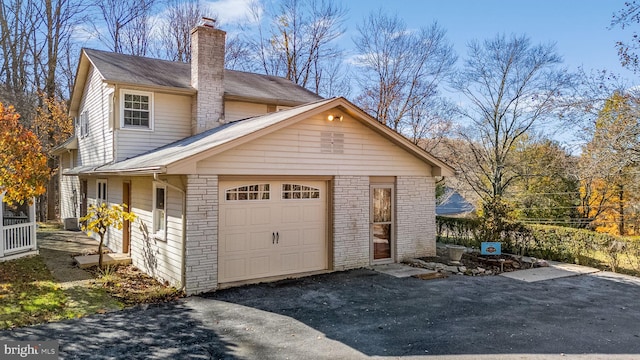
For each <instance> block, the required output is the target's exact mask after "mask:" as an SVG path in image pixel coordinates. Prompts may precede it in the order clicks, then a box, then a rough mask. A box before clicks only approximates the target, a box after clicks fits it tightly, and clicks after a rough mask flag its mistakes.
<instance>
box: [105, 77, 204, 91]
mask: <svg viewBox="0 0 640 360" xmlns="http://www.w3.org/2000/svg"><path fill="white" fill-rule="evenodd" d="M103 82H104V83H107V84H110V85H117V86H120V87H130V88H140V89H147V90H153V91H158V90H160V91H161V92H168V93H173V94H176V93H179V94H185V95H194V94H196V93H197V92H198V91H197V90H196V89H194V88H184V87H175V86H164V85H152V84H139V83H132V82H127V81H117V80H110V79H105V80H103Z"/></svg>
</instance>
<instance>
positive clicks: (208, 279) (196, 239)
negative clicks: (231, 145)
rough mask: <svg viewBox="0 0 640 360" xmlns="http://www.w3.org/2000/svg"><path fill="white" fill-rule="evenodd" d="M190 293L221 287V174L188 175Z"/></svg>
mask: <svg viewBox="0 0 640 360" xmlns="http://www.w3.org/2000/svg"><path fill="white" fill-rule="evenodd" d="M186 192H187V214H186V220H187V239H186V243H187V248H186V286H185V289H186V292H187V295H191V294H196V293H201V292H205V291H210V290H214V289H216V288H217V287H218V176H216V175H188V176H187V191H186Z"/></svg>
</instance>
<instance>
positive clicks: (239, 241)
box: [220, 232, 249, 254]
mask: <svg viewBox="0 0 640 360" xmlns="http://www.w3.org/2000/svg"><path fill="white" fill-rule="evenodd" d="M247 235H248V234H247V233H244V232H242V233H231V234H228V235H227V236H226V241H224V242H223V243H222V245H221V249H220V250H221V251H223V252H225V253H229V254H232V253H234V252H245V251H247V250H249V246H248V245H247Z"/></svg>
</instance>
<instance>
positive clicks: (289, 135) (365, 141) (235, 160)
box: [198, 115, 431, 176]
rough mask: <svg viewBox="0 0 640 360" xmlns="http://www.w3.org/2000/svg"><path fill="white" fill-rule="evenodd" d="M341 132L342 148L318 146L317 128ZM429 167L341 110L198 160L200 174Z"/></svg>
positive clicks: (416, 171)
mask: <svg viewBox="0 0 640 360" xmlns="http://www.w3.org/2000/svg"><path fill="white" fill-rule="evenodd" d="M323 132H333V133H341V134H344V150H343V153H342V154H338V153H326V152H322V147H321V134H322V133H323ZM430 172H431V169H430V167H429V166H428V165H427V164H425V163H424V162H422V161H421V160H419V159H417V158H416V157H414V156H412V155H411V154H409V153H407V152H406V151H405V150H403V149H401V148H399V147H398V146H396V145H395V144H393V143H392V142H390V141H389V140H387V139H386V138H384V137H382V136H381V135H379V134H378V133H376V132H374V131H373V130H371V129H369V128H368V127H366V126H364V125H363V124H362V123H360V122H359V121H356V120H354V119H352V118H350V117H347V116H345V118H344V120H343V121H342V122H328V121H327V120H326V119H325V117H324V116H323V115H320V116H317V117H314V118H310V119H306V120H304V121H301V122H299V123H297V124H295V125H292V126H290V127H287V128H285V129H282V130H279V131H277V132H274V133H272V134H269V135H266V136H263V137H261V138H259V139H257V140H255V141H252V142H250V143H247V144H243V145H240V146H238V147H236V148H234V149H231V150H228V151H225V152H223V153H221V154H219V155H217V156H213V157H211V158H209V159H206V160H203V161H200V162H199V163H198V173H200V174H238V175H260V174H264V175H269V174H283V175H363V176H396V175H400V174H402V175H412V176H426V175H430Z"/></svg>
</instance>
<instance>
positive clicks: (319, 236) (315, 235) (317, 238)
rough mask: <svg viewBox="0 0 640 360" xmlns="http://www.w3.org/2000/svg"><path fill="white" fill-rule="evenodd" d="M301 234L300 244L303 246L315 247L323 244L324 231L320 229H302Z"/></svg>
mask: <svg viewBox="0 0 640 360" xmlns="http://www.w3.org/2000/svg"><path fill="white" fill-rule="evenodd" d="M302 234H303V235H302V243H303V244H304V245H317V244H322V243H323V242H324V238H325V231H324V228H322V227H316V228H306V229H303V230H302Z"/></svg>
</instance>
